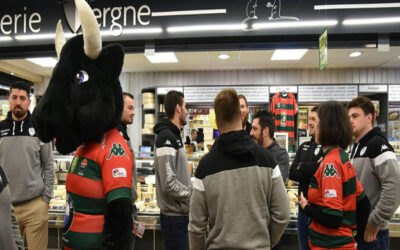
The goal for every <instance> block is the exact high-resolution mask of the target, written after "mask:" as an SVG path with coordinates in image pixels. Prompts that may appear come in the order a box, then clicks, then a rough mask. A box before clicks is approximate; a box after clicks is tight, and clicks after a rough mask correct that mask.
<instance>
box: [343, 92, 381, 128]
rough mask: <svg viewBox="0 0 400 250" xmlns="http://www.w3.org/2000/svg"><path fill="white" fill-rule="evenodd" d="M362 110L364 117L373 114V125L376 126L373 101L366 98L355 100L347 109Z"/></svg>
mask: <svg viewBox="0 0 400 250" xmlns="http://www.w3.org/2000/svg"><path fill="white" fill-rule="evenodd" d="M351 108H361V109H362V111H363V112H364V115H368V114H372V124H374V118H375V117H374V114H375V107H374V104H372V102H371V100H370V99H369V98H367V97H365V96H359V97H357V98H354V99H353V100H351V102H349V103H348V104H347V109H351Z"/></svg>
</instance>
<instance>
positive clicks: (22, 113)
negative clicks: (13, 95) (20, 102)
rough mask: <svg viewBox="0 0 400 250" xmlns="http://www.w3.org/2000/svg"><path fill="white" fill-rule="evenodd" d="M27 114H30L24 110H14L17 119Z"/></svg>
mask: <svg viewBox="0 0 400 250" xmlns="http://www.w3.org/2000/svg"><path fill="white" fill-rule="evenodd" d="M27 112H28V111H27V110H23V109H19V110H17V109H16V108H14V110H13V111H12V113H13V115H14V116H15V117H17V118H22V117H24V115H26V113H27Z"/></svg>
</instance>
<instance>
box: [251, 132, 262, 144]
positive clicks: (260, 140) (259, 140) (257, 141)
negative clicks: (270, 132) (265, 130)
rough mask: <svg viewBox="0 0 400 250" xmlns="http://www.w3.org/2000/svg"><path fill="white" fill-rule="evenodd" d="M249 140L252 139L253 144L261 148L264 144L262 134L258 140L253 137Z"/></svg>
mask: <svg viewBox="0 0 400 250" xmlns="http://www.w3.org/2000/svg"><path fill="white" fill-rule="evenodd" d="M251 138H253V140H254V142H255V143H256V144H258V145H260V146H262V145H263V143H264V137H263V135H262V134H261V135H260V136H259V137H258V138H256V137H254V136H252V137H251Z"/></svg>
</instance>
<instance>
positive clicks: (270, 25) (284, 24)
mask: <svg viewBox="0 0 400 250" xmlns="http://www.w3.org/2000/svg"><path fill="white" fill-rule="evenodd" d="M336 24H338V21H337V20H315V21H290V22H279V23H271V22H265V23H255V24H253V28H254V29H280V28H300V27H329V26H335V25H336Z"/></svg>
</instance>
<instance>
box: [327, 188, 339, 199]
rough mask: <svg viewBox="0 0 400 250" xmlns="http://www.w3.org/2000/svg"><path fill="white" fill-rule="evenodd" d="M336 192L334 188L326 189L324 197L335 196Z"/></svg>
mask: <svg viewBox="0 0 400 250" xmlns="http://www.w3.org/2000/svg"><path fill="white" fill-rule="evenodd" d="M336 197H337V193H336V190H335V189H327V190H325V198H336Z"/></svg>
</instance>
